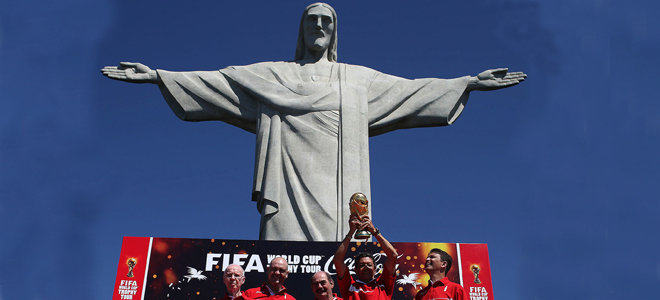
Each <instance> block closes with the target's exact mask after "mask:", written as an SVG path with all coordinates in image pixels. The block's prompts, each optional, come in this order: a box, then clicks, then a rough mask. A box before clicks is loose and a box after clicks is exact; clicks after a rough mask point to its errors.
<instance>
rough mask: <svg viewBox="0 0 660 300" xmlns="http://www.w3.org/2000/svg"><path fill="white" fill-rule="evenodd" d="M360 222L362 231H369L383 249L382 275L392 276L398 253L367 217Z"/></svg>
mask: <svg viewBox="0 0 660 300" xmlns="http://www.w3.org/2000/svg"><path fill="white" fill-rule="evenodd" d="M362 222H364V223H363V224H364V229H366V230H367V231H369V233H371V235H372V236H373V237H375V238H376V240H378V242H379V243H380V247H381V248H383V251H384V252H385V254H386V255H387V260H386V261H385V264H384V265H383V274H386V276H392V275H393V274H394V268H395V267H396V258H397V257H398V256H399V253H397V252H396V249H394V246H392V244H390V242H389V241H388V240H387V239H386V238H385V237H384V236H383V235H382V234H381V232H380V230H379V229H376V227H375V226H374V224H373V223H372V222H371V219H370V218H369V216H363V217H362ZM335 257H336V256H335ZM386 272H387V273H386Z"/></svg>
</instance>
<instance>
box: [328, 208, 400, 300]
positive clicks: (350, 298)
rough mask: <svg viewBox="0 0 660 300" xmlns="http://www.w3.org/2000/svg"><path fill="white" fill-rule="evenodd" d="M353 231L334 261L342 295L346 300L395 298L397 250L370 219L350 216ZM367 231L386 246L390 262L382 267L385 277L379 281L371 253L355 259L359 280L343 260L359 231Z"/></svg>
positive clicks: (344, 241)
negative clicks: (393, 296) (354, 277)
mask: <svg viewBox="0 0 660 300" xmlns="http://www.w3.org/2000/svg"><path fill="white" fill-rule="evenodd" d="M349 227H350V231H349V232H348V235H346V237H345V238H344V240H343V241H342V243H341V244H340V245H339V248H337V251H336V252H335V257H334V259H333V262H334V264H335V268H336V269H337V279H338V280H339V292H340V293H341V296H342V297H344V299H347V300H389V299H392V293H393V292H394V279H395V277H396V273H395V270H394V268H395V266H396V258H397V256H398V255H399V254H398V253H397V252H396V249H394V247H393V246H392V244H390V242H389V241H387V239H385V237H383V235H382V234H381V233H380V230H378V229H376V227H374V224H373V223H372V222H371V219H369V217H368V216H363V217H361V219H359V218H358V217H356V216H351V218H350V220H349ZM358 229H359V230H366V231H369V233H371V236H373V237H375V238H376V240H378V242H379V243H380V245H381V247H383V251H384V252H385V255H387V260H386V261H385V263H384V264H383V272H382V274H381V275H380V276H379V277H378V278H376V260H375V259H374V256H373V255H372V254H370V253H365V252H363V253H360V254H358V255H357V256H356V257H355V269H354V270H355V273H356V274H357V278H358V279H357V280H355V279H353V277H351V273H350V272H349V270H348V267H347V266H346V263H345V262H344V257H345V256H346V252H347V251H348V246H349V243H350V242H351V238H352V237H353V234H354V233H355V231H356V230H358Z"/></svg>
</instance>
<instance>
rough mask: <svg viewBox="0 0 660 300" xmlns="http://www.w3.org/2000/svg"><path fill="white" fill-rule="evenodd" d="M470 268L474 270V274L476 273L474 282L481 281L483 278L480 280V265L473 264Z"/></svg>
mask: <svg viewBox="0 0 660 300" xmlns="http://www.w3.org/2000/svg"><path fill="white" fill-rule="evenodd" d="M470 270H472V274H474V283H477V284H478V283H481V280H479V271H481V269H479V265H472V266H470Z"/></svg>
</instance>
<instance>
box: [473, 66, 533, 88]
mask: <svg viewBox="0 0 660 300" xmlns="http://www.w3.org/2000/svg"><path fill="white" fill-rule="evenodd" d="M525 78H527V74H525V73H523V72H509V69H508V68H499V69H492V70H486V71H483V72H481V73H479V75H477V76H476V77H472V78H470V82H469V83H468V86H467V89H468V91H474V90H477V91H492V90H497V89H503V88H507V87H510V86H514V85H516V84H519V83H521V82H523V81H524V80H525Z"/></svg>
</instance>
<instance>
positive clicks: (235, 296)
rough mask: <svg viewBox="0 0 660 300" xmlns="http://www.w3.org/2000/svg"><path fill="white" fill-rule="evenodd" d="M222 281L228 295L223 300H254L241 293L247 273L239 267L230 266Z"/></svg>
mask: <svg viewBox="0 0 660 300" xmlns="http://www.w3.org/2000/svg"><path fill="white" fill-rule="evenodd" d="M222 281H223V282H224V283H225V287H226V288H227V295H225V297H224V298H222V300H252V298H249V297H246V296H245V295H243V293H241V286H243V284H244V283H245V271H243V268H241V266H239V265H229V266H227V268H226V269H225V272H224V274H223V275H222Z"/></svg>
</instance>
